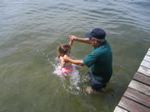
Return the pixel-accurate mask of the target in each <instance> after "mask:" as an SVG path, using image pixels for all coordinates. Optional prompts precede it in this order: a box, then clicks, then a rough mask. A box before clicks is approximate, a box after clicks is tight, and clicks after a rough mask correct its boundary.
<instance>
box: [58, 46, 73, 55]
mask: <svg viewBox="0 0 150 112" xmlns="http://www.w3.org/2000/svg"><path fill="white" fill-rule="evenodd" d="M70 50H71V46H70V45H69V44H61V45H60V46H59V47H58V57H60V56H64V55H65V54H67V53H69V52H70Z"/></svg>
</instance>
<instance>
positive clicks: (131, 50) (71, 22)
mask: <svg viewBox="0 0 150 112" xmlns="http://www.w3.org/2000/svg"><path fill="white" fill-rule="evenodd" d="M97 27H99V28H102V29H104V30H105V31H106V33H107V37H106V38H107V40H108V41H109V43H110V45H111V47H112V50H113V71H114V72H113V76H112V78H111V80H110V82H109V83H108V85H107V87H106V88H104V89H103V90H102V91H101V92H97V93H94V94H87V93H86V92H85V88H86V87H87V86H88V85H89V84H90V82H88V81H85V80H84V79H85V78H86V76H87V72H88V70H89V68H87V67H86V66H84V67H82V68H81V67H78V68H77V72H76V73H77V76H78V77H77V78H76V79H77V80H78V82H77V83H76V84H73V83H71V79H69V78H68V77H63V76H59V75H57V74H56V73H55V72H54V71H55V67H57V66H58V65H57V64H58V60H57V58H56V57H57V49H56V48H57V46H58V45H60V44H61V43H68V42H69V38H68V36H69V35H76V36H78V37H84V34H85V33H87V32H90V31H91V30H92V29H93V28H97ZM149 32H150V1H149V0H105V1H104V0H1V1H0V112H112V111H113V110H114V108H115V106H116V105H117V104H118V102H119V100H120V98H121V97H122V95H123V93H124V92H125V90H126V88H127V86H128V84H129V82H130V81H131V80H132V77H133V75H134V73H135V72H136V71H137V70H138V68H139V65H140V63H141V61H142V60H143V58H144V56H145V54H146V52H147V50H148V48H149V47H150V33H149ZM91 50H92V47H91V45H87V44H83V43H79V42H75V43H74V45H73V48H72V53H71V54H72V57H73V58H75V59H83V58H84V57H85V56H86V55H88V54H89V53H90V52H91ZM74 81H75V80H74Z"/></svg>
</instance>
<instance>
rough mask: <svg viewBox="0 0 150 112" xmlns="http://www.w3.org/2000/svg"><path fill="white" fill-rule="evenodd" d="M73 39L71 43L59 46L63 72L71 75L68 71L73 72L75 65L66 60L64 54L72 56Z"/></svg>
mask: <svg viewBox="0 0 150 112" xmlns="http://www.w3.org/2000/svg"><path fill="white" fill-rule="evenodd" d="M72 44H73V41H72V40H70V42H69V44H61V45H60V46H59V47H58V57H59V59H60V63H61V67H62V68H61V73H62V74H66V75H69V74H68V73H70V72H72V70H73V65H72V63H70V62H64V56H67V57H69V56H70V51H71V47H72Z"/></svg>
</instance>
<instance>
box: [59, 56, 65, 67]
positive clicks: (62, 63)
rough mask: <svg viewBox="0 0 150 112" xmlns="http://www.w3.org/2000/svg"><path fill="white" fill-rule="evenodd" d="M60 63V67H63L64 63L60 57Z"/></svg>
mask: <svg viewBox="0 0 150 112" xmlns="http://www.w3.org/2000/svg"><path fill="white" fill-rule="evenodd" d="M60 63H61V67H64V66H65V61H64V58H63V57H60Z"/></svg>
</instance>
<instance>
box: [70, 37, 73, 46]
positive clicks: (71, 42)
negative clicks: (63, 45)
mask: <svg viewBox="0 0 150 112" xmlns="http://www.w3.org/2000/svg"><path fill="white" fill-rule="evenodd" d="M69 45H70V46H71V47H72V45H73V39H71V38H70V42H69Z"/></svg>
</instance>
